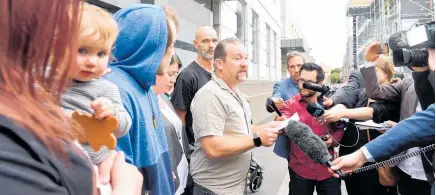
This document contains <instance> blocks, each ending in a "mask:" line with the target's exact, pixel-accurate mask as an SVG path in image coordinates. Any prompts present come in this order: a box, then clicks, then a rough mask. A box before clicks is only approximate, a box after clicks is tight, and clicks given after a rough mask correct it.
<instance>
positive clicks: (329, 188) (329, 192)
mask: <svg viewBox="0 0 436 195" xmlns="http://www.w3.org/2000/svg"><path fill="white" fill-rule="evenodd" d="M291 184H292V195H313V191H314V189H315V187H316V193H317V194H318V195H341V180H340V179H337V178H334V177H330V178H328V179H326V180H322V181H317V180H310V179H305V178H302V177H300V176H299V175H297V173H295V172H294V171H292V173H291Z"/></svg>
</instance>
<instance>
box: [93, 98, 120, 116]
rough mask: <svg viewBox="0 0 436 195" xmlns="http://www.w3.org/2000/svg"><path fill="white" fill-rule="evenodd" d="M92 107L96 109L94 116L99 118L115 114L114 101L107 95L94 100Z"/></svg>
mask: <svg viewBox="0 0 436 195" xmlns="http://www.w3.org/2000/svg"><path fill="white" fill-rule="evenodd" d="M91 108H92V109H93V110H94V117H95V118H96V119H98V120H101V119H104V118H105V117H109V116H114V115H115V105H114V103H113V102H112V101H111V100H110V99H108V98H105V97H100V98H97V99H96V100H94V101H93V102H92V103H91Z"/></svg>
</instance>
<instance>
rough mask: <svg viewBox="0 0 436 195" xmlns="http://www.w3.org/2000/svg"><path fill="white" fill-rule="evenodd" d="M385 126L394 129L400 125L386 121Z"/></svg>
mask: <svg viewBox="0 0 436 195" xmlns="http://www.w3.org/2000/svg"><path fill="white" fill-rule="evenodd" d="M384 124H385V125H387V126H389V127H394V126H395V125H397V124H398V123H396V122H394V121H385V122H384Z"/></svg>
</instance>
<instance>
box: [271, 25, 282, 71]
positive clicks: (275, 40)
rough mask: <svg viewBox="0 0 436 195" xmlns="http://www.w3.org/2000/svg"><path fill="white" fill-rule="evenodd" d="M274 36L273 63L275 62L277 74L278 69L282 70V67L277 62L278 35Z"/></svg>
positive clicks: (274, 33)
mask: <svg viewBox="0 0 436 195" xmlns="http://www.w3.org/2000/svg"><path fill="white" fill-rule="evenodd" d="M273 35H274V42H273V44H272V45H273V51H274V52H273V54H274V55H273V62H274V64H273V66H274V73H277V72H278V71H277V70H278V69H281V65H279V64H278V62H277V45H276V44H277V33H276V32H273Z"/></svg>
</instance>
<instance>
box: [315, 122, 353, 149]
mask: <svg viewBox="0 0 436 195" xmlns="http://www.w3.org/2000/svg"><path fill="white" fill-rule="evenodd" d="M348 124H353V125H354V127H356V132H357V139H356V142H354V144H353V145H351V146H347V145H343V144H341V143H339V142H338V141H336V140H335V138H333V136H332V134H330V132H329V129H330V128H329V127H327V124H326V122H324V129H325V130H326V131H327V134H328V135H329V136H330V138H332V140H333V142H335V143H336V144H338V145H339V146H341V147H344V148H352V147H354V146H356V145H357V143H359V139H360V132H359V128H358V127H357V126H356V125H355V124H354V123H350V122H349V123H348ZM346 129H347V128H344V130H343V131H344V133H345V131H346Z"/></svg>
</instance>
